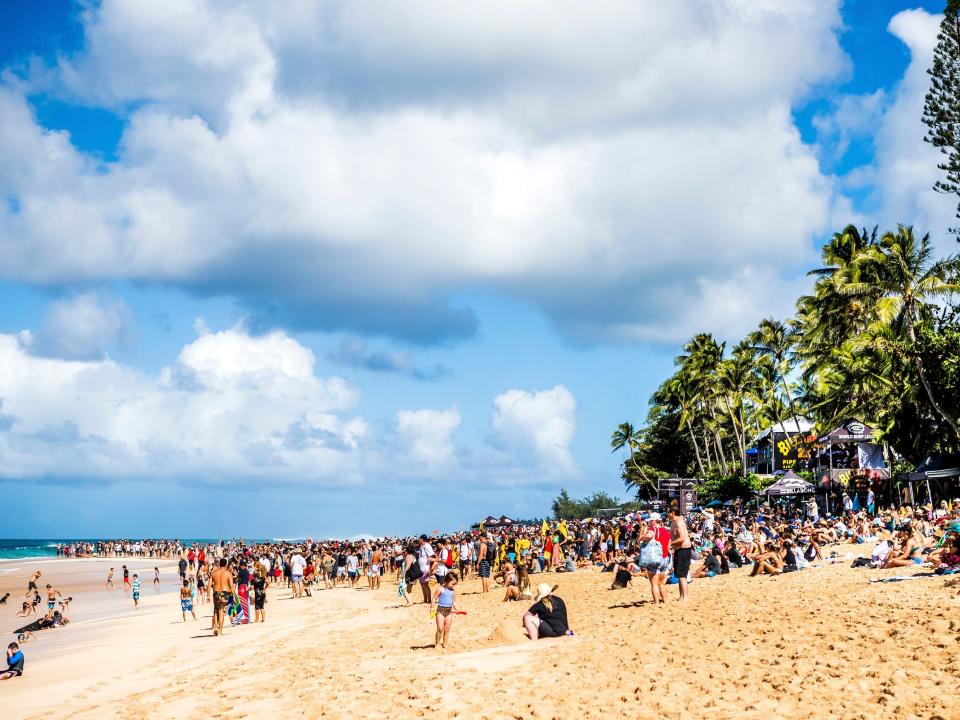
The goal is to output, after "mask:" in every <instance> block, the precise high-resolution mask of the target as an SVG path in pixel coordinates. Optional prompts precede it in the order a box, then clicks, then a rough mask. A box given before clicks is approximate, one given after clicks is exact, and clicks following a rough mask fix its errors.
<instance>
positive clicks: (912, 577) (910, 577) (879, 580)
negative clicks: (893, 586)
mask: <svg viewBox="0 0 960 720" xmlns="http://www.w3.org/2000/svg"><path fill="white" fill-rule="evenodd" d="M928 577H938V575H937V574H936V573H917V574H916V575H894V576H893V577H887V578H874V579H873V580H871V581H870V582H872V583H888V582H902V581H903V580H920V579H922V578H928Z"/></svg>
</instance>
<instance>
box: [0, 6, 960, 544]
mask: <svg viewBox="0 0 960 720" xmlns="http://www.w3.org/2000/svg"><path fill="white" fill-rule="evenodd" d="M561 5H562V7H561V8H559V9H558V8H557V7H556V6H553V5H551V4H549V3H545V2H539V1H532V2H530V3H527V4H522V5H517V4H515V3H508V2H502V3H501V2H496V3H493V4H491V6H490V7H489V8H488V12H487V13H485V14H484V15H483V16H476V15H474V14H473V12H472V11H471V8H470V7H469V6H467V5H465V4H464V5H461V4H457V3H438V2H432V1H430V0H421V1H420V2H417V3H414V6H413V7H412V8H411V7H410V6H409V5H407V4H405V3H402V2H399V0H398V2H387V3H383V4H378V5H377V6H376V7H374V6H373V5H371V4H367V3H364V2H354V3H345V2H334V1H330V2H318V3H304V4H301V5H300V6H298V7H297V8H296V9H295V10H290V9H286V10H284V9H281V8H280V6H279V5H276V6H270V5H268V6H262V7H260V8H259V9H251V8H247V7H244V6H237V5H233V4H229V3H222V2H216V1H214V0H209V1H206V0H191V1H189V2H188V1H187V0H182V1H178V2H170V3H164V4H156V5H152V6H147V5H136V6H135V5H134V4H129V3H121V2H111V1H104V2H90V3H75V4H71V3H66V2H53V1H52V0H49V1H44V2H34V3H6V4H4V6H3V8H2V9H0V67H2V68H3V74H2V76H0V128H2V129H0V152H2V153H3V157H4V158H5V159H6V161H5V163H4V167H3V168H0V197H2V198H3V199H4V202H3V203H0V252H2V253H3V256H4V257H5V258H6V262H5V263H4V264H3V267H0V306H2V307H3V309H4V312H3V313H2V315H0V355H2V358H0V399H2V401H3V404H2V406H0V487H2V488H3V493H4V496H5V498H7V499H8V500H9V502H10V504H11V506H12V507H16V508H20V510H19V511H18V513H17V514H16V516H15V518H14V519H13V520H12V524H8V525H6V526H5V531H4V532H5V533H6V534H8V535H14V536H28V537H29V536H51V535H60V536H69V535H94V534H116V535H142V534H148V535H158V534H180V535H192V536H210V535H218V534H246V535H248V536H254V535H258V536H267V535H275V536H291V535H337V534H354V533H360V532H372V533H385V532H406V531H415V530H420V529H434V527H436V528H438V529H444V528H456V527H459V526H461V525H464V524H469V522H471V521H473V520H474V519H476V518H477V517H479V516H482V515H486V514H489V513H493V514H500V513H507V514H512V515H525V516H529V515H539V514H542V513H544V512H545V511H547V509H548V507H549V502H550V500H551V499H552V498H553V497H554V496H555V495H556V493H557V492H558V491H559V489H560V488H561V487H566V488H567V489H568V490H570V491H571V492H573V493H575V494H585V493H587V492H591V491H593V490H596V489H604V490H607V491H610V492H612V493H614V494H618V495H620V496H623V494H624V493H623V489H622V486H621V485H620V482H619V478H618V463H619V461H620V459H621V458H618V457H616V456H613V455H611V454H610V452H609V448H608V442H609V435H610V432H611V430H612V429H613V428H614V427H615V426H616V425H617V424H618V423H619V422H621V421H623V420H632V421H634V422H635V423H639V422H641V421H642V419H643V417H644V416H645V413H646V401H647V398H648V397H649V395H650V393H651V391H652V390H653V389H654V388H655V387H656V385H657V384H658V383H659V382H660V380H662V379H663V377H664V376H665V375H666V374H667V373H668V372H669V371H670V368H671V366H672V358H673V356H674V355H675V354H676V353H677V350H678V348H679V346H680V345H681V344H682V342H683V341H684V339H686V338H687V337H690V336H692V335H693V334H695V333H696V332H699V331H702V330H706V331H710V332H713V333H715V334H716V335H717V336H718V337H720V338H722V339H725V340H728V341H731V342H735V341H736V340H737V339H739V337H741V336H742V335H743V334H744V333H745V332H746V331H747V330H749V328H750V327H751V326H752V325H754V324H755V323H756V322H757V321H758V320H759V319H760V318H762V317H764V316H767V315H771V314H772V315H777V316H784V315H786V314H787V313H789V311H790V307H791V304H792V301H793V299H794V298H795V296H796V295H797V294H798V293H799V292H801V291H802V290H803V289H804V287H805V284H806V279H805V272H806V270H807V269H809V268H810V267H811V266H812V264H813V263H815V262H816V248H817V246H818V244H819V243H820V242H821V241H822V239H823V238H824V237H825V236H827V235H828V234H829V233H830V232H832V231H833V230H836V229H839V228H840V227H842V226H843V225H844V224H845V223H847V222H851V221H852V222H856V223H858V224H866V225H869V226H872V225H874V224H877V223H879V224H881V225H882V226H886V225H888V224H890V223H893V222H898V221H899V222H906V223H914V224H916V225H917V226H918V227H922V228H923V229H925V230H929V231H931V233H932V234H933V235H934V237H935V238H937V240H938V242H939V243H940V246H941V248H943V250H944V251H952V244H951V241H950V239H949V238H948V237H946V233H945V228H946V227H948V226H949V224H950V221H951V219H952V217H951V216H952V207H951V203H950V201H949V199H945V198H943V197H940V196H937V195H936V194H934V193H933V192H932V191H930V190H929V188H930V185H931V184H932V182H933V180H934V179H935V178H936V169H935V165H936V156H935V155H934V154H932V152H931V149H930V148H928V147H926V146H924V145H923V143H922V141H921V138H922V136H923V127H922V125H921V123H920V120H919V107H920V105H921V104H922V96H923V91H924V90H925V78H924V76H923V71H924V70H925V68H926V67H927V65H928V63H929V54H930V52H931V49H932V47H933V44H934V42H935V35H936V25H937V18H936V17H935V16H934V13H936V12H937V11H938V10H939V9H940V8H941V7H942V3H935V2H916V3H898V2H882V3H879V2H871V1H869V0H855V1H854V0H848V1H847V2H843V3H840V2H839V1H838V0H796V1H795V2H792V1H789V0H787V1H785V2H782V3H769V2H764V1H762V0H757V1H756V2H755V3H744V2H737V3H734V2H730V3H717V4H714V5H707V4H702V3H697V2H689V3H688V2H677V3H673V4H669V5H664V4H642V3H629V2H624V3H617V2H613V3H609V4H608V5H604V6H603V7H602V8H601V9H599V10H595V11H594V12H591V13H588V14H587V15H582V14H581V13H583V12H584V10H583V9H582V8H580V7H578V6H577V4H569V5H566V4H561ZM661 5H663V7H661ZM548 6H549V7H548ZM547 12H550V14H551V18H552V19H553V21H552V22H551V23H544V22H543V18H544V17H545V13H547ZM425 17H429V18H430V20H431V22H429V23H422V22H415V21H414V20H415V19H416V18H420V19H423V18H425ZM637 38H641V39H643V40H644V42H642V43H638V42H636V40H637Z"/></svg>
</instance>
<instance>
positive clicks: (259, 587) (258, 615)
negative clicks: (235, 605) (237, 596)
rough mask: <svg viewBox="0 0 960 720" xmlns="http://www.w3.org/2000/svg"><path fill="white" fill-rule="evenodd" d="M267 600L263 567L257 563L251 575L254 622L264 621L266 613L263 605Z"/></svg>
mask: <svg viewBox="0 0 960 720" xmlns="http://www.w3.org/2000/svg"><path fill="white" fill-rule="evenodd" d="M266 602H267V577H266V574H265V573H264V570H263V567H262V566H260V565H257V569H256V572H255V573H254V577H253V611H254V619H253V621H254V622H266V621H267V615H266V611H265V610H264V605H266Z"/></svg>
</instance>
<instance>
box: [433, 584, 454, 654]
mask: <svg viewBox="0 0 960 720" xmlns="http://www.w3.org/2000/svg"><path fill="white" fill-rule="evenodd" d="M458 580H459V578H458V577H457V573H456V572H449V573H447V574H446V575H444V576H443V584H442V585H440V586H439V587H437V589H436V590H435V591H434V592H433V599H432V600H431V602H430V614H431V615H432V616H434V617H435V618H436V620H437V633H436V636H435V638H434V642H433V646H434V648H437V649H439V648H440V646H441V645H442V647H443V648H444V649H446V647H447V643H448V642H450V627H451V626H452V625H453V613H455V612H457V605H456V587H457V581H458Z"/></svg>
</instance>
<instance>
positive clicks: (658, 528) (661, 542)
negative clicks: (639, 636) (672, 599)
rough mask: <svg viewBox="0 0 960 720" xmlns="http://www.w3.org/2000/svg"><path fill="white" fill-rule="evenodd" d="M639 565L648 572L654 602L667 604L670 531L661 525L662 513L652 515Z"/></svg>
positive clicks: (641, 549) (638, 561)
mask: <svg viewBox="0 0 960 720" xmlns="http://www.w3.org/2000/svg"><path fill="white" fill-rule="evenodd" d="M637 564H638V565H640V567H642V568H643V569H644V570H646V571H647V579H648V580H649V581H650V594H651V595H652V596H653V602H654V603H655V604H656V603H665V602H666V601H667V599H666V595H665V594H664V591H663V590H664V585H665V584H666V582H667V576H668V575H669V574H670V531H669V530H667V529H666V528H665V527H663V526H662V525H661V524H660V513H655V512H654V513H650V515H649V517H648V518H647V533H646V539H645V541H644V543H643V545H641V546H640V556H639V557H638V558H637Z"/></svg>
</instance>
